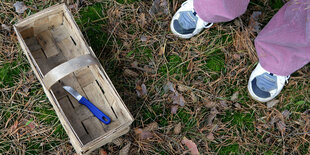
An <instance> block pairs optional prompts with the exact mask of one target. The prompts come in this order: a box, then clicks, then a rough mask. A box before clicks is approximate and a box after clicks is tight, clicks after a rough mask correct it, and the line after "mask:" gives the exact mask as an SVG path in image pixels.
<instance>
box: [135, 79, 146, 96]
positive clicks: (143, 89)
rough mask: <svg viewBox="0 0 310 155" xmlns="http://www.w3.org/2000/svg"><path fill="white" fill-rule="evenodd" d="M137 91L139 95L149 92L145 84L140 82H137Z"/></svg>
mask: <svg viewBox="0 0 310 155" xmlns="http://www.w3.org/2000/svg"><path fill="white" fill-rule="evenodd" d="M136 92H137V95H138V97H143V96H145V95H146V94H147V89H146V86H145V84H141V85H139V82H137V83H136Z"/></svg>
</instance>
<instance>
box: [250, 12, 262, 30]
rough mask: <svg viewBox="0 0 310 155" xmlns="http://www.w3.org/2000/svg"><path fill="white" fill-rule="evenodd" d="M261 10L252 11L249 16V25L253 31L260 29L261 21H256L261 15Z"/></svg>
mask: <svg viewBox="0 0 310 155" xmlns="http://www.w3.org/2000/svg"><path fill="white" fill-rule="evenodd" d="M261 14H262V12H261V11H254V12H253V13H252V15H251V17H250V22H249V27H250V28H251V30H252V31H253V32H260V31H261V25H262V24H261V23H259V22H258V20H259V17H260V16H261Z"/></svg>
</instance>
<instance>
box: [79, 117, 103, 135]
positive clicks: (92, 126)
mask: <svg viewBox="0 0 310 155" xmlns="http://www.w3.org/2000/svg"><path fill="white" fill-rule="evenodd" d="M82 123H83V124H84V126H85V128H86V130H87V131H88V133H89V135H90V136H91V138H92V139H96V138H98V137H100V136H101V135H102V134H104V133H105V132H106V131H105V130H104V128H103V126H102V124H101V122H100V121H99V120H98V119H97V117H90V118H89V119H87V120H84V121H83V122H82Z"/></svg>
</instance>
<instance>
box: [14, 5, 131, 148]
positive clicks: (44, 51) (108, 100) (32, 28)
mask: <svg viewBox="0 0 310 155" xmlns="http://www.w3.org/2000/svg"><path fill="white" fill-rule="evenodd" d="M14 29H15V32H16V34H17V37H18V40H19V43H20V45H21V47H22V49H23V51H24V53H25V55H26V56H27V59H28V61H29V63H30V65H31V67H32V69H33V71H34V73H35V75H36V76H37V78H38V79H39V81H40V83H41V85H42V87H43V89H44V92H45V93H46V95H47V97H48V99H49V101H50V102H51V104H52V105H53V107H54V109H55V111H56V114H57V116H58V118H59V120H60V122H61V124H62V125H63V127H64V129H65V131H66V132H67V134H68V136H69V138H70V142H71V143H72V145H73V147H74V148H75V150H76V152H77V153H78V154H88V153H90V152H91V151H93V150H94V149H96V148H99V147H101V146H102V145H104V144H106V143H108V142H111V141H112V140H113V139H115V138H117V137H119V136H121V135H123V134H125V133H127V132H128V131H129V126H130V124H131V123H132V122H133V117H132V115H131V114H130V112H129V111H128V109H127V108H126V106H125V105H124V103H123V101H122V99H121V98H120V96H119V94H118V93H117V91H116V89H115V88H114V86H113V84H112V82H111V81H110V79H109V77H108V76H107V74H106V73H105V71H104V69H103V68H102V66H101V65H100V63H99V61H98V60H97V58H96V56H95V54H94V52H93V51H92V49H91V48H90V47H89V46H88V45H87V43H86V41H85V39H84V37H83V35H82V33H81V31H80V30H79V28H78V26H77V24H76V23H75V21H74V18H73V17H72V15H71V13H70V11H69V10H68V9H67V7H66V6H65V5H64V4H61V5H55V6H52V7H49V8H47V9H45V10H43V11H40V12H38V13H36V14H34V15H32V16H29V17H27V18H26V19H24V20H22V21H20V22H18V23H17V24H16V25H14ZM98 35H100V34H98ZM63 85H68V86H71V87H73V88H74V89H75V90H77V91H78V92H79V93H80V94H81V95H83V96H85V97H86V98H88V100H89V101H91V102H92V103H93V104H94V105H95V106H96V107H98V108H99V109H100V110H101V111H103V112H104V113H105V114H107V115H108V116H109V117H110V118H111V119H112V122H111V123H110V124H109V125H105V124H103V123H102V122H101V121H99V120H98V119H97V118H96V117H94V115H93V114H92V113H91V112H90V111H89V110H88V108H87V107H86V106H84V105H82V104H80V103H78V101H77V100H76V99H74V98H73V97H72V96H71V95H68V93H66V92H65V90H64V89H63V88H62V86H63Z"/></svg>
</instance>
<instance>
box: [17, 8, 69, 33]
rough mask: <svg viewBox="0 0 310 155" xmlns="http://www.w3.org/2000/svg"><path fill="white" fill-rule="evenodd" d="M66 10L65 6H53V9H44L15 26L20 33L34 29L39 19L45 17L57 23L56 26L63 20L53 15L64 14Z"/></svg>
mask: <svg viewBox="0 0 310 155" xmlns="http://www.w3.org/2000/svg"><path fill="white" fill-rule="evenodd" d="M65 8H66V5H65V4H58V5H54V6H51V7H49V8H46V9H44V10H42V11H40V12H38V13H35V14H33V15H30V16H28V17H27V18H25V19H22V20H20V21H18V23H17V24H15V27H16V28H17V30H18V31H19V32H22V31H24V30H26V29H29V28H31V27H34V23H35V21H37V20H38V19H41V18H44V17H46V18H48V19H50V20H53V23H55V24H56V23H59V22H60V21H62V19H59V18H58V19H55V18H56V17H53V15H56V14H58V13H61V12H63V11H64V9H65ZM50 20H49V21H50ZM38 24H39V23H37V25H38ZM43 24H44V23H43Z"/></svg>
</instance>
